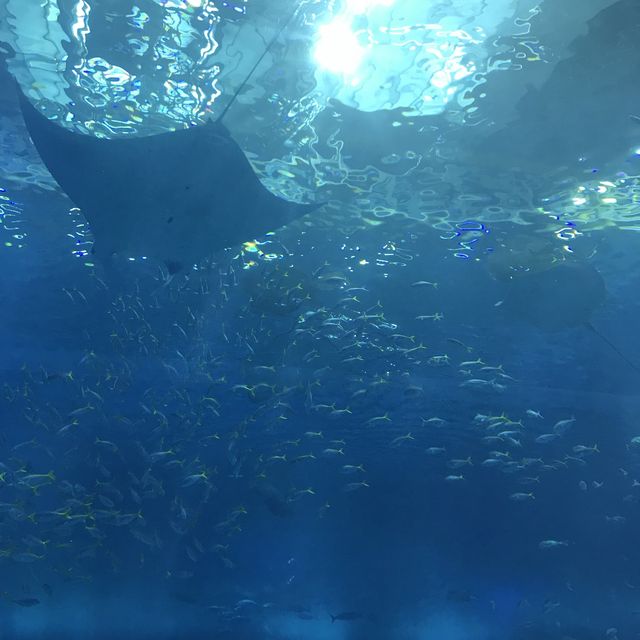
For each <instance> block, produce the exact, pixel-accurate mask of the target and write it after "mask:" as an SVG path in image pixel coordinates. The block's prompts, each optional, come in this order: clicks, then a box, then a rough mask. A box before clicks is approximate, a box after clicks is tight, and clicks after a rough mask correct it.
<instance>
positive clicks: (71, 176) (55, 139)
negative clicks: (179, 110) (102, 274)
mask: <svg viewBox="0 0 640 640" xmlns="http://www.w3.org/2000/svg"><path fill="white" fill-rule="evenodd" d="M294 15H295V12H294V13H292V14H291V16H290V17H289V19H288V20H286V21H285V23H284V24H283V25H282V27H281V28H280V29H279V31H278V33H277V34H276V36H275V37H274V38H273V40H272V41H271V43H270V44H269V46H268V47H267V48H266V49H265V51H264V52H263V54H262V55H261V56H260V58H259V59H258V60H257V62H256V64H255V65H254V66H253V68H252V70H251V72H250V73H249V76H248V77H247V78H246V79H245V81H244V82H243V83H242V85H241V86H240V88H239V89H238V90H237V91H236V92H235V94H234V96H233V97H232V98H231V101H230V102H229V103H228V104H227V107H226V108H225V109H224V111H223V113H222V115H221V116H220V117H219V118H218V119H217V121H215V122H214V121H211V122H209V123H207V124H204V125H201V126H196V127H192V128H190V129H184V130H179V131H174V132H169V133H163V134H159V135H152V136H147V137H136V138H126V139H115V140H108V139H98V138H95V137H93V136H90V135H82V134H77V133H73V132H71V131H69V130H67V129H65V128H63V127H61V126H60V125H58V124H56V123H55V122H53V121H52V120H49V119H48V118H47V117H45V116H44V115H43V114H42V113H41V112H40V111H38V110H37V109H36V108H35V107H34V106H33V105H32V104H31V102H30V101H29V100H28V98H27V97H26V96H25V95H24V94H23V93H22V91H21V90H20V89H19V88H18V91H19V94H20V104H21V109H22V114H23V117H24V121H25V123H26V126H27V129H28V131H29V135H30V136H31V139H32V141H33V143H34V145H35V147H36V149H37V150H38V153H39V154H40V157H41V158H42V161H43V162H44V164H45V165H46V167H47V169H48V170H49V172H50V173H51V175H52V176H53V177H54V179H55V180H56V182H57V183H58V184H59V185H60V187H61V188H62V190H63V191H64V192H65V193H66V194H67V195H68V196H69V198H70V199H71V200H72V201H73V202H74V204H75V205H77V206H78V207H79V208H80V209H81V210H82V213H83V214H84V216H85V217H86V219H87V220H88V222H89V224H90V226H91V230H92V233H93V236H94V238H95V245H94V253H95V254H96V255H97V256H98V257H99V258H101V259H102V261H103V262H108V261H109V260H110V259H111V258H112V257H113V256H117V255H121V256H127V257H136V256H147V257H150V258H155V259H158V260H160V261H161V262H163V263H164V264H165V265H166V266H167V268H168V270H169V272H170V273H175V272H177V271H180V270H181V269H182V268H186V267H189V266H190V265H193V264H195V263H198V262H199V261H201V260H203V259H205V258H207V257H209V256H211V255H212V254H213V253H214V252H215V251H216V250H218V249H222V248H225V247H230V246H233V245H236V244H239V243H241V242H243V241H247V240H252V239H254V238H257V237H259V236H261V235H264V234H265V233H267V232H269V231H274V230H276V229H278V228H279V227H282V226H284V225H286V224H287V223H289V222H291V221H292V220H295V219H296V218H299V217H300V216H303V215H304V214H306V213H309V212H310V211H312V210H313V209H315V208H317V207H318V206H319V205H317V204H313V205H304V204H298V203H294V202H288V201H286V200H283V199H281V198H278V197H276V196H275V195H273V194H272V193H271V192H270V191H268V190H267V189H266V187H264V185H263V184H262V183H261V182H260V180H259V179H258V177H257V176H256V174H255V173H254V171H253V168H252V167H251V165H250V163H249V161H248V160H247V158H246V156H245V155H244V153H243V151H242V149H241V148H240V147H239V146H238V144H237V143H236V142H235V141H234V140H233V138H232V137H231V135H230V134H229V132H228V130H227V129H226V128H225V126H224V125H223V124H222V118H223V117H224V115H225V114H226V113H227V110H228V108H229V106H230V105H231V104H232V103H233V101H234V100H235V98H236V96H237V95H238V93H239V92H240V90H241V89H242V87H243V86H244V84H245V83H246V82H247V80H248V78H249V77H250V76H251V75H252V74H253V72H254V71H255V69H256V67H257V66H258V64H259V63H260V62H261V61H262V59H263V58H264V56H265V54H266V53H267V51H268V50H269V48H270V47H271V45H272V44H273V43H274V42H275V40H276V39H277V38H278V36H279V35H280V34H281V33H282V31H283V29H284V28H285V27H286V25H287V24H288V23H289V22H290V20H291V19H292V18H293V16H294Z"/></svg>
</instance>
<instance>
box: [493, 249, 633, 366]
mask: <svg viewBox="0 0 640 640" xmlns="http://www.w3.org/2000/svg"><path fill="white" fill-rule="evenodd" d="M606 295H607V289H606V286H605V282H604V279H603V278H602V276H601V275H600V272H599V271H598V270H597V269H596V268H595V267H593V266H592V265H590V264H588V263H582V262H573V263H572V262H563V263H560V264H556V265H553V266H551V267H549V268H546V269H541V270H539V271H530V272H526V273H522V274H518V275H516V276H514V277H513V278H512V280H511V281H510V286H509V291H508V292H507V295H506V297H505V299H504V308H505V310H506V311H507V312H508V313H510V314H511V315H513V316H515V317H519V318H520V319H522V320H524V321H526V322H528V323H529V324H532V325H534V326H536V327H538V328H539V329H542V330H543V331H560V330H562V329H569V328H573V327H580V326H582V327H585V328H586V329H588V330H589V331H591V332H592V333H593V334H595V335H596V336H598V338H600V340H602V341H603V342H604V343H605V344H606V345H607V346H608V347H609V348H610V349H611V350H613V351H614V352H615V353H616V354H617V355H618V356H619V357H620V358H621V359H622V360H624V361H625V362H626V363H627V364H628V365H629V366H630V367H631V368H632V369H634V370H635V371H636V372H637V373H640V368H638V366H637V365H636V364H635V363H634V362H632V361H631V360H629V358H628V357H627V356H626V354H624V353H623V352H622V351H621V350H620V349H619V348H618V347H617V346H616V345H615V344H614V343H613V342H612V341H611V340H609V338H608V337H607V336H605V335H604V334H602V333H601V332H600V331H599V330H598V329H597V328H596V327H594V325H593V324H592V322H591V316H592V315H593V313H594V312H595V311H596V309H598V308H599V307H601V306H602V305H603V303H604V302H605V299H606Z"/></svg>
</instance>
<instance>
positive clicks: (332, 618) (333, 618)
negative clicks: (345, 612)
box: [329, 614, 336, 624]
mask: <svg viewBox="0 0 640 640" xmlns="http://www.w3.org/2000/svg"><path fill="white" fill-rule="evenodd" d="M329 617H330V618H331V624H333V623H334V622H335V621H336V617H335V616H332V615H331V614H329Z"/></svg>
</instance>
